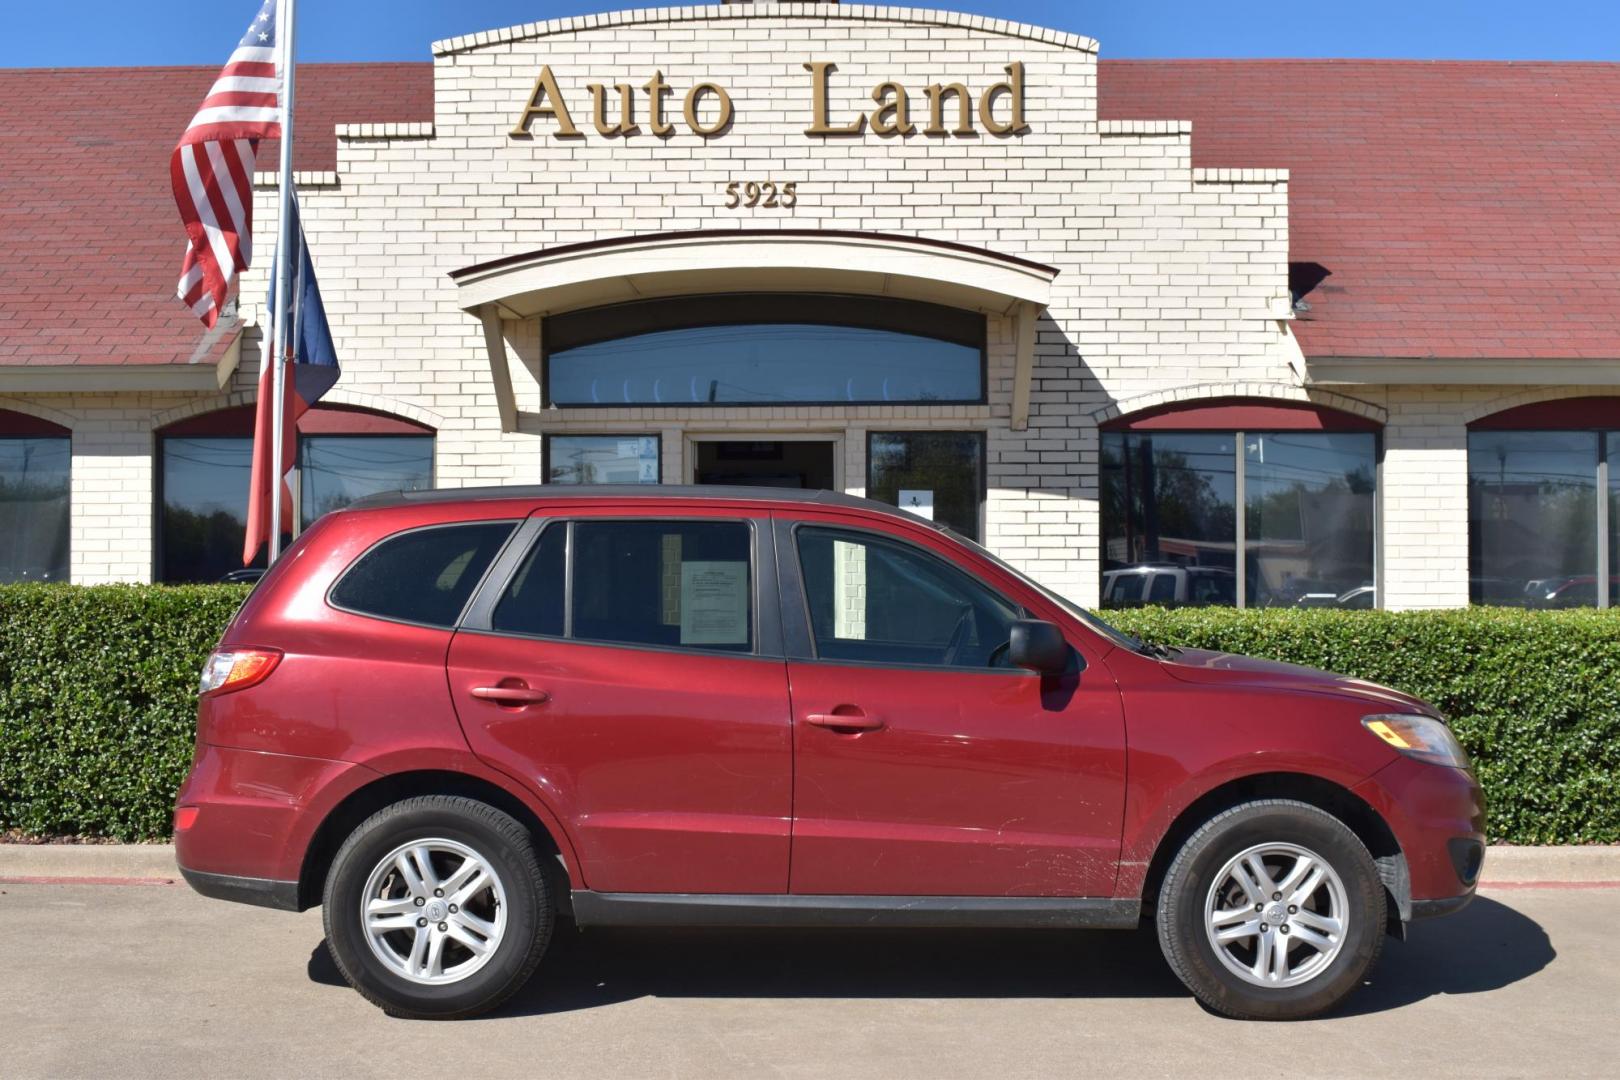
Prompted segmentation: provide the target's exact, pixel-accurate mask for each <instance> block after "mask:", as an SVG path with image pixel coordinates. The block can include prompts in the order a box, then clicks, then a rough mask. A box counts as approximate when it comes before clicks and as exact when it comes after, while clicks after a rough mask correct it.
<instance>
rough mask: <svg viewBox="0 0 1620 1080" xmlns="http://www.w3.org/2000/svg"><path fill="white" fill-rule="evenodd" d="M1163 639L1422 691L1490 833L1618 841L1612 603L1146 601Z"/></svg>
mask: <svg viewBox="0 0 1620 1080" xmlns="http://www.w3.org/2000/svg"><path fill="white" fill-rule="evenodd" d="M1103 614H1104V617H1105V618H1106V619H1108V621H1110V622H1112V623H1113V624H1114V625H1116V626H1118V627H1119V628H1120V629H1122V630H1125V631H1126V632H1128V633H1132V634H1136V635H1138V636H1140V637H1144V638H1147V639H1149V640H1152V641H1158V642H1161V643H1163V644H1166V645H1180V646H1183V647H1187V648H1197V649H1216V650H1220V651H1222V652H1234V653H1244V654H1246V655H1249V656H1263V657H1267V658H1269V659H1273V660H1286V661H1288V662H1290V663H1295V664H1305V665H1307V666H1309V667H1315V668H1323V669H1326V670H1328V671H1337V672H1341V673H1343V674H1345V675H1354V676H1358V677H1360V678H1363V679H1369V680H1371V681H1373V682H1377V683H1382V684H1384V685H1385V686H1392V687H1394V688H1395V689H1397V690H1403V691H1405V692H1406V693H1409V694H1415V695H1416V696H1418V697H1420V698H1423V699H1424V700H1426V701H1428V702H1430V703H1431V704H1433V705H1434V706H1435V707H1436V708H1438V709H1439V710H1440V711H1441V712H1442V713H1444V714H1445V715H1446V717H1447V718H1448V719H1449V720H1450V721H1451V725H1452V729H1453V730H1454V731H1455V732H1456V734H1457V737H1458V738H1459V739H1460V740H1461V741H1462V744H1463V746H1464V747H1466V748H1467V750H1468V753H1469V754H1470V755H1471V756H1472V757H1473V759H1474V767H1475V769H1476V770H1477V771H1478V773H1479V777H1480V781H1481V783H1482V784H1483V785H1484V787H1485V799H1486V804H1487V808H1488V813H1489V826H1488V828H1489V833H1490V838H1491V839H1492V840H1493V841H1505V842H1508V843H1515V844H1580V843H1605V844H1612V843H1617V842H1620V611H1595V610H1587V611H1523V610H1519V609H1516V608H1469V609H1464V610H1458V611H1407V612H1392V611H1321V610H1316V611H1312V610H1301V611H1295V610H1286V609H1259V610H1250V611H1236V610H1232V609H1226V608H1180V609H1174V610H1167V609H1164V608H1141V609H1137V610H1130V611H1109V612H1105V613H1103Z"/></svg>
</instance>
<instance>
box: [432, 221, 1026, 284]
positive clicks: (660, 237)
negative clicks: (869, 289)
mask: <svg viewBox="0 0 1620 1080" xmlns="http://www.w3.org/2000/svg"><path fill="white" fill-rule="evenodd" d="M730 237H743V238H746V239H760V238H770V239H775V238H778V237H786V238H789V239H807V238H822V237H827V238H831V239H840V240H887V241H890V242H893V243H896V244H913V245H916V246H919V247H930V248H936V249H938V250H941V251H956V252H960V253H962V254H964V255H977V256H980V257H982V258H988V259H994V260H996V261H997V262H1003V263H1006V264H1008V265H1009V266H1019V267H1023V268H1024V269H1026V270H1034V271H1037V272H1039V273H1042V274H1047V275H1050V276H1052V277H1056V276H1057V273H1058V271H1057V268H1056V267H1052V266H1047V265H1046V264H1045V263H1039V262H1036V261H1035V260H1034V259H1025V258H1020V257H1019V256H1017V255H1007V254H1005V253H1003V252H1000V251H992V250H990V249H989V248H981V247H974V246H973V245H972V244H959V243H957V242H956V241H954V240H938V239H935V238H934V237H931V236H907V235H905V234H903V233H890V232H868V231H862V230H860V229H681V230H678V231H676V232H659V233H634V234H631V235H629V236H610V237H607V238H605V239H602V240H582V241H580V242H579V243H575V244H559V245H557V246H556V247H548V248H536V249H535V250H533V251H524V252H520V253H518V254H516V255H503V256H501V257H500V258H498V259H491V260H490V261H489V262H482V263H477V264H475V265H473V266H464V267H462V268H461V269H460V270H452V271H450V279H451V280H452V281H459V280H461V279H462V278H464V277H468V276H471V275H473V274H481V273H488V272H489V271H491V270H501V269H504V268H506V267H509V266H516V265H518V264H520V263H525V262H528V261H529V260H531V259H537V258H551V257H553V256H562V255H578V254H580V253H582V252H587V251H603V250H607V249H610V248H615V247H629V246H632V245H635V244H655V243H679V242H681V241H685V240H707V239H715V240H722V239H727V238H730Z"/></svg>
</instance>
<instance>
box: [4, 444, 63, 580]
mask: <svg viewBox="0 0 1620 1080" xmlns="http://www.w3.org/2000/svg"><path fill="white" fill-rule="evenodd" d="M71 447H72V440H71V439H69V438H66V437H58V436H46V437H33V436H21V437H4V438H0V583H11V582H18V581H66V580H67V579H68V537H69V533H70V525H69V511H68V490H69V469H70V467H71V461H72V456H73V455H72V449H71Z"/></svg>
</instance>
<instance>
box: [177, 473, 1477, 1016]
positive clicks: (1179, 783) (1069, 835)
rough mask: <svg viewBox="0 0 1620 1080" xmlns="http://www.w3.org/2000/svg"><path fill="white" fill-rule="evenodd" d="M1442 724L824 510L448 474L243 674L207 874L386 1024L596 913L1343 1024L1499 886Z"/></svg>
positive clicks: (364, 526) (273, 617) (315, 583)
mask: <svg viewBox="0 0 1620 1080" xmlns="http://www.w3.org/2000/svg"><path fill="white" fill-rule="evenodd" d="M1483 829H1484V810H1483V804H1482V800H1481V796H1480V790H1479V786H1478V784H1477V783H1476V782H1475V779H1474V777H1473V775H1472V773H1471V771H1470V768H1469V764H1468V760H1467V758H1466V757H1465V756H1464V754H1463V751H1462V750H1461V748H1460V747H1459V746H1458V745H1457V742H1456V740H1455V739H1454V738H1453V737H1452V735H1451V733H1450V731H1449V730H1448V729H1447V727H1446V725H1445V723H1444V721H1443V720H1442V719H1441V718H1440V716H1439V715H1438V714H1437V713H1436V712H1435V710H1434V709H1433V708H1431V707H1430V706H1428V705H1426V704H1424V703H1423V702H1421V701H1418V700H1416V699H1414V698H1411V697H1408V696H1406V695H1404V694H1400V693H1397V692H1395V691H1393V690H1388V689H1385V688H1383V687H1380V686H1375V685H1372V684H1370V683H1365V682H1360V681H1357V680H1355V679H1349V678H1344V677H1341V676H1336V675H1328V674H1324V673H1322V672H1317V671H1311V670H1308V669H1305V668H1299V667H1293V666H1290V665H1286V664H1278V663H1270V662H1265V661H1259V660H1247V659H1243V658H1241V657H1236V656H1227V655H1221V654H1217V653H1209V652H1198V651H1193V650H1180V649H1171V648H1166V647H1163V646H1156V645H1151V644H1147V643H1145V642H1142V641H1138V640H1136V639H1135V638H1132V637H1129V636H1127V635H1125V634H1122V633H1120V632H1118V631H1117V630H1114V629H1112V628H1111V627H1109V626H1108V625H1107V624H1105V623H1103V622H1101V621H1100V620H1098V619H1097V618H1096V617H1095V616H1093V615H1090V614H1088V613H1087V612H1085V611H1082V610H1080V609H1079V608H1077V607H1075V606H1074V605H1073V604H1071V603H1069V602H1068V601H1067V600H1064V599H1063V598H1062V597H1060V596H1057V595H1056V594H1054V593H1052V592H1050V591H1049V590H1047V589H1044V588H1042V587H1041V586H1040V585H1037V584H1036V583H1035V582H1033V581H1031V580H1029V579H1028V578H1027V577H1025V576H1023V575H1022V574H1020V573H1019V572H1018V571H1016V570H1014V569H1013V568H1012V567H1010V566H1008V565H1007V564H1006V563H1004V562H1002V561H1000V560H999V559H997V558H996V557H995V556H993V555H991V554H990V553H989V552H987V551H985V550H984V549H983V548H981V547H978V546H977V545H975V544H973V543H971V542H969V541H967V540H964V539H962V538H961V537H959V536H956V535H954V534H952V533H951V532H949V531H948V530H945V529H942V528H939V527H937V526H934V525H931V524H929V523H928V522H925V521H922V520H920V519H917V518H914V517H911V516H909V515H906V514H904V513H901V512H899V511H897V510H895V509H893V508H891V507H886V506H883V505H880V504H878V503H873V502H867V501H865V500H863V499H855V498H850V497H846V496H842V495H833V494H828V493H825V492H815V493H808V492H805V493H801V492H792V491H778V490H763V489H761V490H750V489H743V488H710V489H705V488H667V487H665V488H659V487H651V488H645V489H634V488H623V487H620V488H595V489H591V488H563V487H549V488H542V489H494V490H483V491H439V492H423V493H417V494H408V495H391V496H383V497H377V498H371V499H367V500H364V501H362V502H360V503H357V504H355V505H354V506H353V507H351V508H349V509H347V510H343V511H340V512H337V513H333V514H329V515H327V516H326V517H324V518H322V519H321V520H320V521H319V522H317V523H316V524H315V525H314V526H313V527H312V528H310V529H309V530H308V531H307V532H305V534H304V535H303V536H302V537H301V538H300V539H299V540H298V542H297V543H295V544H294V545H293V546H292V548H291V549H289V551H288V552H287V553H286V555H285V556H284V557H283V558H282V559H281V560H280V561H279V562H278V563H277V564H276V566H275V568H274V569H272V570H271V571H270V573H269V574H267V575H266V576H265V578H264V579H263V580H262V581H261V582H260V583H259V585H258V586H257V588H256V589H255V590H254V592H253V594H252V595H251V596H250V597H249V598H248V600H247V602H246V603H245V604H244V605H243V607H242V610H241V612H240V613H239V614H238V615H237V617H236V619H235V620H234V621H233V622H232V623H231V626H230V628H229V629H228V630H227V631H226V632H225V636H224V639H223V640H222V641H221V643H220V645H219V648H218V649H217V650H216V651H215V652H214V654H213V656H212V657H211V658H210V659H209V662H208V667H207V670H206V671H205V673H204V675H203V680H202V696H201V701H200V704H199V709H198V730H197V749H196V758H195V761H194V763H193V766H192V769H191V775H190V777H189V778H188V779H187V781H186V783H185V786H184V787H183V788H182V789H181V791H180V796H179V805H178V808H177V810H176V812H175V834H176V842H177V848H178V853H179V861H180V865H181V868H182V870H183V871H184V873H185V876H186V879H187V880H188V881H189V882H190V883H191V885H192V886H193V887H194V888H195V889H196V890H197V891H199V892H201V893H203V894H205V895H208V896H215V897H220V898H223V899H229V900H239V901H245V902H247V903H254V904H263V905H267V906H271V907H279V908H286V909H288V910H303V909H305V908H308V907H311V906H314V905H316V904H320V905H322V907H323V909H324V916H325V925H326V935H327V941H328V943H329V946H330V948H331V951H332V956H333V959H334V960H335V961H336V963H337V966H338V967H339V969H341V970H342V972H343V974H344V975H345V976H346V977H347V978H348V980H349V981H350V982H351V983H352V984H353V985H354V987H355V989H357V990H359V991H360V993H362V994H363V995H365V996H366V997H367V998H369V999H370V1000H372V1001H373V1002H376V1003H377V1004H378V1005H380V1006H382V1007H383V1008H384V1009H386V1010H387V1011H388V1012H390V1013H393V1014H396V1015H400V1016H410V1017H463V1016H470V1015H473V1014H475V1013H478V1012H481V1011H484V1010H487V1009H490V1008H493V1007H494V1006H496V1005H497V1004H499V1003H500V1002H501V1001H503V1000H504V999H505V998H506V997H507V996H508V995H510V994H511V993H513V992H514V991H515V990H517V989H518V987H520V986H521V985H523V983H524V981H525V980H527V979H528V978H529V976H530V974H531V973H532V972H533V971H534V970H535V968H536V967H537V966H538V965H539V964H540V960H541V956H542V954H543V953H544V952H545V948H546V943H547V941H548V939H549V938H550V937H551V933H552V925H553V921H554V919H556V918H557V917H559V916H561V917H564V918H571V919H572V920H573V921H574V922H575V923H576V924H577V925H579V926H602V925H638V926H647V925H654V924H656V925H684V926H693V925H703V926H717V925H719V926H764V925H769V926H824V927H825V926H836V927H855V926H926V927H961V928H967V927H988V926H996V927H1011V926H1018V927H1051V928H1091V927H1112V928H1121V929H1130V928H1135V927H1137V926H1139V925H1140V924H1141V923H1142V922H1143V921H1144V920H1152V921H1153V922H1154V923H1155V924H1156V926H1157V929H1158V934H1159V939H1160V941H1161V943H1162V946H1163V951H1164V955H1165V957H1166V959H1167V960H1168V961H1169V963H1170V966H1171V967H1172V968H1174V969H1175V972H1176V974H1177V975H1179V976H1180V977H1181V978H1182V980H1183V981H1185V982H1186V984H1187V986H1188V987H1189V988H1190V989H1191V990H1192V992H1193V993H1194V994H1195V995H1197V996H1198V998H1199V999H1200V1000H1202V1001H1203V1002H1205V1003H1206V1004H1207V1005H1208V1006H1210V1007H1211V1008H1212V1009H1215V1010H1217V1011H1219V1012H1222V1013H1225V1014H1227V1015H1230V1016H1236V1017H1246V1018H1256V1019H1259V1018H1264V1019H1283V1018H1293V1017H1301V1016H1308V1015H1310V1014H1313V1013H1317V1012H1320V1011H1322V1010H1324V1009H1327V1008H1329V1007H1330V1006H1332V1005H1333V1004H1334V1003H1336V1002H1338V1001H1339V1000H1340V999H1341V998H1343V997H1344V996H1345V995H1346V994H1347V993H1349V992H1350V990H1351V989H1352V988H1353V987H1355V985H1356V984H1357V983H1358V982H1359V981H1360V980H1361V979H1362V977H1363V975H1364V974H1365V973H1366V972H1367V970H1368V968H1369V966H1370V965H1371V964H1372V963H1373V961H1374V958H1375V957H1376V956H1377V954H1378V950H1379V948H1380V945H1381V943H1382V940H1383V937H1384V935H1385V933H1386V932H1393V933H1396V934H1400V933H1402V932H1403V929H1404V926H1405V924H1406V922H1407V921H1409V920H1411V919H1414V918H1419V917H1421V916H1425V915H1437V914H1442V913H1445V912H1449V911H1454V910H1456V909H1458V908H1460V907H1462V906H1463V905H1464V904H1466V903H1467V902H1468V900H1469V899H1470V898H1471V896H1472V894H1473V891H1474V886H1475V882H1476V880H1477V878H1478V875H1479V870H1480V864H1481V861H1482V858H1483V854H1484V843H1483V842H1484V835H1483Z"/></svg>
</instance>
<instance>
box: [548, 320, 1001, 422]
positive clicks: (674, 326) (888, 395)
mask: <svg viewBox="0 0 1620 1080" xmlns="http://www.w3.org/2000/svg"><path fill="white" fill-rule="evenodd" d="M542 340H543V341H544V342H545V347H546V355H545V382H546V403H547V404H548V405H556V406H560V407H569V406H586V407H589V406H619V405H675V406H686V407H691V406H694V405H695V406H709V405H738V404H815V403H828V404H843V405H848V404H874V403H875V404H883V403H888V402H929V403H948V402H949V403H958V404H960V403H977V402H981V401H983V400H984V356H985V321H984V317H983V316H982V315H978V314H975V313H973V312H966V311H961V310H958V309H956V308H948V307H942V306H940V305H937V304H925V303H920V302H917V301H910V300H893V299H885V298H877V297H852V296H816V295H796V294H770V293H760V294H738V295H727V296H700V297H683V298H676V299H671V300H647V301H638V302H635V303H630V304H617V305H613V306H610V307H604V308H593V309H590V310H587V311H580V312H570V313H567V314H563V315H556V316H552V317H550V318H548V319H546V321H545V327H544V329H543V331H542Z"/></svg>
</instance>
